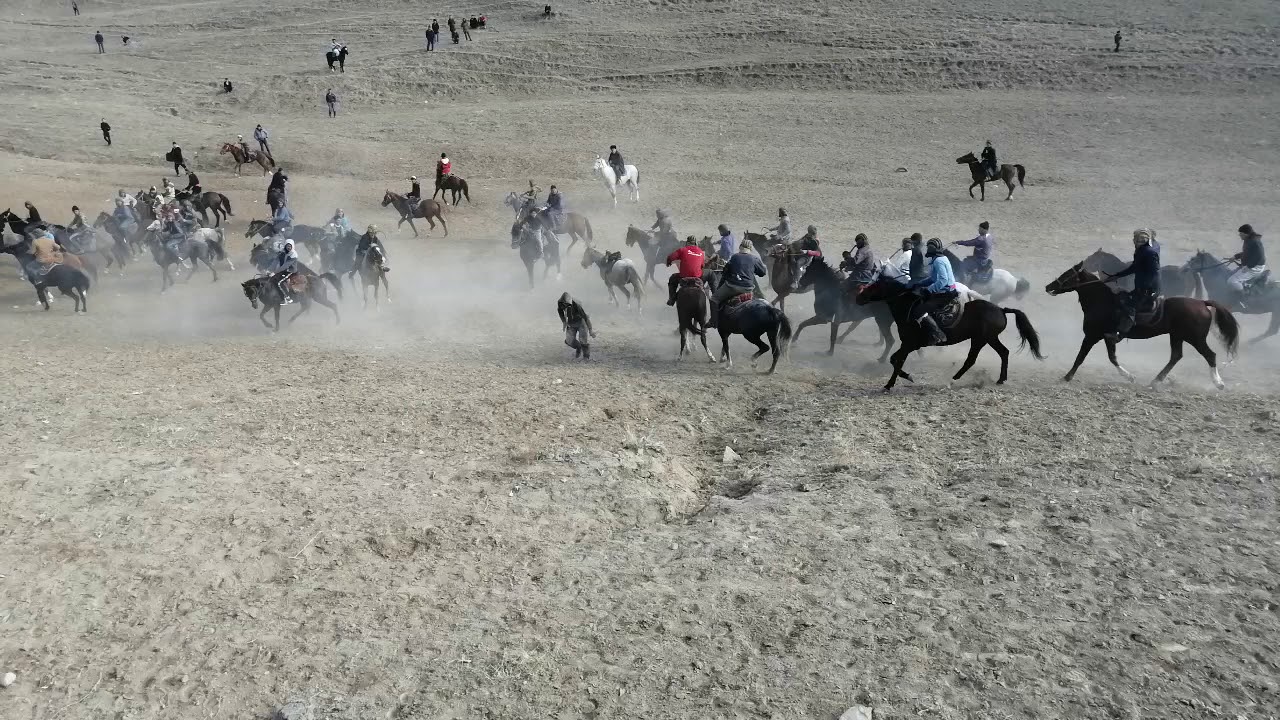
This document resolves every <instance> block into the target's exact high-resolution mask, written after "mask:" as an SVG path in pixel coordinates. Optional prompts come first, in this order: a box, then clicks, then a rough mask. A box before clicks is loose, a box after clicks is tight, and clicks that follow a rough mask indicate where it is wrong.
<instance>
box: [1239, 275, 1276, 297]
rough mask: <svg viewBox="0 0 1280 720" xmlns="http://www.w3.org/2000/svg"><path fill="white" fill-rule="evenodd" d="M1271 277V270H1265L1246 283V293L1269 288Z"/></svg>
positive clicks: (1252, 293)
mask: <svg viewBox="0 0 1280 720" xmlns="http://www.w3.org/2000/svg"><path fill="white" fill-rule="evenodd" d="M1270 279H1271V271H1270V270H1263V271H1262V274H1261V275H1259V276H1258V277H1256V278H1254V279H1252V280H1250V281H1249V282H1247V283H1245V284H1244V291H1245V293H1246V294H1250V295H1254V294H1257V293H1260V292H1262V291H1264V290H1266V289H1267V281H1268V280H1270Z"/></svg>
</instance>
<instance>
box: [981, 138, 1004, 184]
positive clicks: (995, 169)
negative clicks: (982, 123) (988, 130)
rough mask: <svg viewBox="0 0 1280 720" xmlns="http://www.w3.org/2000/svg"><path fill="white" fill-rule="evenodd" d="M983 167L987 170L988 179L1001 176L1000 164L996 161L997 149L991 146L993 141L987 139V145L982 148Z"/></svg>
mask: <svg viewBox="0 0 1280 720" xmlns="http://www.w3.org/2000/svg"><path fill="white" fill-rule="evenodd" d="M982 167H983V169H985V170H986V171H987V179H988V180H995V179H996V178H997V177H999V176H1000V165H999V163H997V162H996V149H995V148H994V147H992V146H991V141H990V140H988V141H987V145H986V147H984V148H982Z"/></svg>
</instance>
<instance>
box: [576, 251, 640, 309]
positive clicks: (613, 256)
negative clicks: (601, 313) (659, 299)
mask: <svg viewBox="0 0 1280 720" xmlns="http://www.w3.org/2000/svg"><path fill="white" fill-rule="evenodd" d="M592 265H595V266H596V267H598V268H599V269H600V279H601V280H603V281H604V286H605V289H606V290H608V291H609V301H610V302H612V303H613V304H614V305H617V304H618V296H617V295H616V294H615V293H614V292H613V290H614V288H617V289H619V290H621V291H622V295H623V296H624V297H626V299H627V309H628V310H630V309H631V294H632V293H633V292H634V293H635V296H636V314H638V315H642V314H644V308H643V307H642V302H643V300H644V281H643V280H641V279H640V273H639V272H637V271H636V266H635V265H634V264H633V263H632V262H631V261H630V260H627V259H625V258H623V257H622V253H610V252H601V251H600V250H597V249H595V248H593V247H591V246H590V245H588V246H587V249H586V251H585V252H584V253H582V268H583V269H584V270H585V269H587V268H589V267H591V266H592ZM627 285H630V286H631V292H628V291H627V287H626V286H627Z"/></svg>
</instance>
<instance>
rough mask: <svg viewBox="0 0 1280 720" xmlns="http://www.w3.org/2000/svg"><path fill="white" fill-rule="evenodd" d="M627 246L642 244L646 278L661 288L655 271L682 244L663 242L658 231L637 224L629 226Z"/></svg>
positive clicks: (641, 252) (641, 249)
mask: <svg viewBox="0 0 1280 720" xmlns="http://www.w3.org/2000/svg"><path fill="white" fill-rule="evenodd" d="M624 241H625V242H626V243H627V247H632V246H634V245H639V246H640V254H641V255H642V256H643V257H644V264H645V270H644V279H645V280H648V281H649V282H652V283H653V284H654V285H655V286H657V287H659V288H661V287H662V285H661V284H660V283H659V282H658V281H657V280H656V279H655V278H654V277H653V271H654V269H655V268H657V267H658V265H659V264H661V263H665V262H666V261H667V256H668V255H670V254H671V253H673V252H675V251H676V250H678V249H679V248H680V245H678V244H675V243H670V242H668V243H667V244H665V245H664V244H663V243H662V241H661V240H659V239H658V237H657V234H656V233H652V232H645V231H644V230H641V229H640V228H638V227H636V226H635V225H628V226H627V235H626V237H625V238H624Z"/></svg>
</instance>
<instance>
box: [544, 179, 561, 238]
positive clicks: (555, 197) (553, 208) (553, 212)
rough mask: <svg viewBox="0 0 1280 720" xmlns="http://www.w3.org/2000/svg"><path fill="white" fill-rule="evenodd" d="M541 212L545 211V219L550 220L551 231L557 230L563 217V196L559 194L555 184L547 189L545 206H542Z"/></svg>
mask: <svg viewBox="0 0 1280 720" xmlns="http://www.w3.org/2000/svg"><path fill="white" fill-rule="evenodd" d="M543 212H544V213H546V215H547V219H548V220H549V221H550V222H551V232H553V233H554V232H556V231H558V230H559V229H560V223H561V220H563V218H564V196H563V195H561V194H560V191H559V190H557V189H556V186H555V185H552V186H551V189H550V190H548V191H547V206H546V207H545V208H543Z"/></svg>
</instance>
